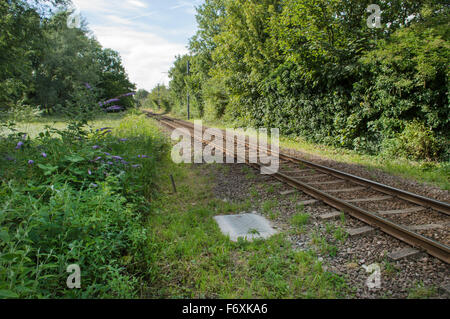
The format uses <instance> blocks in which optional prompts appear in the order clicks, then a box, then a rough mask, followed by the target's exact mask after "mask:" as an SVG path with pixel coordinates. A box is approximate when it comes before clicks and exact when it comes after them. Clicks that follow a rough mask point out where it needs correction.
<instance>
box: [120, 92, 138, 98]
mask: <svg viewBox="0 0 450 319" xmlns="http://www.w3.org/2000/svg"><path fill="white" fill-rule="evenodd" d="M135 94H136V93H135V92H130V93H126V94H122V95H121V96H120V97H125V96H132V95H135Z"/></svg>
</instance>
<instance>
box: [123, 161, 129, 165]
mask: <svg viewBox="0 0 450 319" xmlns="http://www.w3.org/2000/svg"><path fill="white" fill-rule="evenodd" d="M121 162H122V164H123V165H129V164H130V163H128V162H127V161H124V160H122V161H121Z"/></svg>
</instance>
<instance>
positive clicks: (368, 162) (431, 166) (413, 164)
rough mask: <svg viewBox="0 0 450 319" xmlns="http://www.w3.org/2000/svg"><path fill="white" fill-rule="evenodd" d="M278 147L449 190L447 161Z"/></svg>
mask: <svg viewBox="0 0 450 319" xmlns="http://www.w3.org/2000/svg"><path fill="white" fill-rule="evenodd" d="M170 116H173V117H178V118H180V117H179V116H178V115H176V114H170ZM193 121H194V120H192V122H193ZM203 121H204V124H205V125H207V126H213V127H219V128H223V129H224V128H226V127H227V126H226V123H225V124H224V123H223V121H206V120H203ZM280 146H281V147H283V148H290V149H294V150H299V151H302V152H305V153H308V154H311V155H318V156H322V157H325V158H329V159H332V160H335V161H338V162H343V163H353V164H359V165H362V166H365V167H366V168H367V169H369V170H374V169H377V170H381V171H383V172H386V173H389V174H391V175H395V176H400V177H404V178H408V179H412V180H415V181H417V182H421V183H429V184H432V185H434V186H437V187H440V188H441V189H444V190H450V162H441V163H437V162H425V161H413V160H408V159H404V158H390V157H386V156H382V155H379V156H374V155H367V154H361V153H358V152H356V151H352V150H347V149H342V148H336V147H333V146H327V145H319V144H315V143H311V142H308V141H306V140H304V139H302V138H300V137H297V138H292V137H284V136H282V137H281V139H280Z"/></svg>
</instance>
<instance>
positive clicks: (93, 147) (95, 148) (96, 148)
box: [92, 145, 100, 150]
mask: <svg viewBox="0 0 450 319" xmlns="http://www.w3.org/2000/svg"><path fill="white" fill-rule="evenodd" d="M99 148H100V146H98V145H94V146H92V149H94V150H98V149H99Z"/></svg>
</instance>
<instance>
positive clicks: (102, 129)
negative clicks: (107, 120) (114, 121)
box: [100, 127, 112, 132]
mask: <svg viewBox="0 0 450 319" xmlns="http://www.w3.org/2000/svg"><path fill="white" fill-rule="evenodd" d="M110 129H112V127H102V128H101V129H100V131H102V132H103V131H104V130H110Z"/></svg>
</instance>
